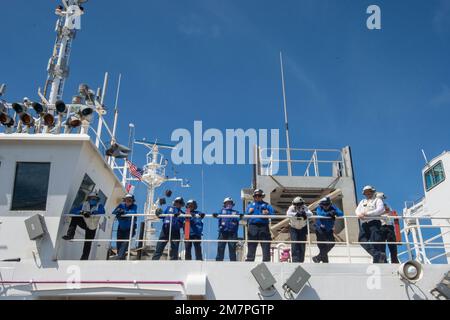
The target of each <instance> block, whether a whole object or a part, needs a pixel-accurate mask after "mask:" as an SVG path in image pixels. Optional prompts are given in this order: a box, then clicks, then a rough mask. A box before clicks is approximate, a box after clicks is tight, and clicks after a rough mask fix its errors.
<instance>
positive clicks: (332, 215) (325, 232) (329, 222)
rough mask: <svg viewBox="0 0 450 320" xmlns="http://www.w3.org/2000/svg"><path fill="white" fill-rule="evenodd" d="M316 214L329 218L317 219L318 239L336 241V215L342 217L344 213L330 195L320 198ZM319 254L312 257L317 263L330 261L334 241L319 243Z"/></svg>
mask: <svg viewBox="0 0 450 320" xmlns="http://www.w3.org/2000/svg"><path fill="white" fill-rule="evenodd" d="M316 214H317V215H318V216H321V217H326V218H327V219H316V223H315V227H316V236H317V241H327V242H335V240H334V234H333V231H334V222H335V220H336V217H342V216H343V215H344V213H343V212H342V211H341V209H339V208H338V207H337V206H335V205H334V204H333V203H332V202H331V199H330V198H329V197H325V198H322V199H320V201H319V207H317V210H316ZM317 247H319V254H318V255H317V256H315V257H313V258H312V260H313V261H314V262H315V263H320V262H323V263H328V252H330V250H331V249H333V247H334V243H318V244H317Z"/></svg>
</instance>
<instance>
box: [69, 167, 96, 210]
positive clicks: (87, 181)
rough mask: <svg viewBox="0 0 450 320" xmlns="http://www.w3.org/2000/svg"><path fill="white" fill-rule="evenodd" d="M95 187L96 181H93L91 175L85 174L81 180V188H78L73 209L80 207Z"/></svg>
mask: <svg viewBox="0 0 450 320" xmlns="http://www.w3.org/2000/svg"><path fill="white" fill-rule="evenodd" d="M94 188H95V183H94V181H92V179H91V177H89V176H88V175H87V174H85V175H84V178H83V181H81V186H80V189H78V192H77V196H76V198H75V201H74V202H73V204H72V208H71V209H70V210H72V209H73V208H75V207H78V206H79V205H81V204H82V203H83V201H84V200H85V199H86V196H87V195H88V194H89V193H90V192H92V191H93V190H94Z"/></svg>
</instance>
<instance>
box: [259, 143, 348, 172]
mask: <svg viewBox="0 0 450 320" xmlns="http://www.w3.org/2000/svg"><path fill="white" fill-rule="evenodd" d="M269 151H270V152H271V155H270V156H268V155H267V154H268V152H269ZM273 151H278V152H279V151H287V148H261V147H258V151H257V152H258V153H259V154H258V157H257V166H258V167H259V168H260V170H261V172H263V170H262V169H264V166H267V167H269V168H270V167H271V166H272V165H273V163H287V164H288V165H290V164H292V163H300V164H307V166H306V169H305V172H304V176H309V175H310V174H309V171H310V167H311V164H312V165H313V167H314V175H315V176H320V173H319V164H341V165H342V167H343V168H344V170H345V166H344V164H345V160H344V154H343V152H342V150H339V149H302V148H289V151H290V152H291V151H294V152H295V151H302V152H307V153H309V154H311V157H310V158H309V159H305V160H302V159H274V158H273V157H272V153H273ZM263 153H265V154H266V156H263ZM319 153H337V154H338V159H336V160H319V159H318V154H319ZM345 173H346V172H345Z"/></svg>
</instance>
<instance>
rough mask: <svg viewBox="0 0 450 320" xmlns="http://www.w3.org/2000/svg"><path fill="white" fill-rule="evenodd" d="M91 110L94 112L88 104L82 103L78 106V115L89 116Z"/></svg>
mask: <svg viewBox="0 0 450 320" xmlns="http://www.w3.org/2000/svg"><path fill="white" fill-rule="evenodd" d="M93 112H94V109H92V108H91V107H90V106H86V105H83V106H82V107H81V108H80V115H81V117H83V118H84V117H88V116H90V115H91V114H92V113H93Z"/></svg>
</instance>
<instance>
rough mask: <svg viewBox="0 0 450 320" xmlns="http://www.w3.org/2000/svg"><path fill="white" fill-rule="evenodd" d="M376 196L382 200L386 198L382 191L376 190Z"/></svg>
mask: <svg viewBox="0 0 450 320" xmlns="http://www.w3.org/2000/svg"><path fill="white" fill-rule="evenodd" d="M376 196H377V198H379V199H382V200H384V199H386V198H387V197H386V195H385V194H384V192H377V194H376Z"/></svg>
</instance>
